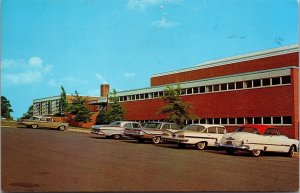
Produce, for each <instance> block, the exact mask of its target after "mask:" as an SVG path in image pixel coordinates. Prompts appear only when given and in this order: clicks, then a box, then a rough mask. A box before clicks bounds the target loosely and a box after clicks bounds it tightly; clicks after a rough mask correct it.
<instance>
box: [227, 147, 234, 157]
mask: <svg viewBox="0 0 300 193" xmlns="http://www.w3.org/2000/svg"><path fill="white" fill-rule="evenodd" d="M234 152H235V150H234V149H231V148H230V149H226V153H227V154H228V155H233V154H234Z"/></svg>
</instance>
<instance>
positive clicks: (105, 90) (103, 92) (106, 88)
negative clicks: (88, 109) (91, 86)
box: [100, 84, 109, 97]
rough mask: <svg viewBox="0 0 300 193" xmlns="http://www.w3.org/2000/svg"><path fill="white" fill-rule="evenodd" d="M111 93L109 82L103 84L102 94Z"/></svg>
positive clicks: (103, 95) (104, 95)
mask: <svg viewBox="0 0 300 193" xmlns="http://www.w3.org/2000/svg"><path fill="white" fill-rule="evenodd" d="M108 93H109V84H101V90H100V96H102V97H106V96H107V94H108Z"/></svg>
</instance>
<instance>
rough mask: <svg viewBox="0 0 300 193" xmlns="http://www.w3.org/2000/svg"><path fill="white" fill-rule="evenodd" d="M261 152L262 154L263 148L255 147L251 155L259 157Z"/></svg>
mask: <svg viewBox="0 0 300 193" xmlns="http://www.w3.org/2000/svg"><path fill="white" fill-rule="evenodd" d="M260 154H261V150H259V149H253V150H252V151H251V155H252V156H253V157H258V156H259V155H260Z"/></svg>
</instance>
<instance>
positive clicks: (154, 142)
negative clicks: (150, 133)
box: [152, 136, 160, 144]
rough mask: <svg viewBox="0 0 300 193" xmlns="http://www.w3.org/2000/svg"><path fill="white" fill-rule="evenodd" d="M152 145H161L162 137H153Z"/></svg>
mask: <svg viewBox="0 0 300 193" xmlns="http://www.w3.org/2000/svg"><path fill="white" fill-rule="evenodd" d="M152 143H153V144H159V143H160V137H159V136H156V137H153V138H152Z"/></svg>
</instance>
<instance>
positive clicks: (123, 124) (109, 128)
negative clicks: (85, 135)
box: [91, 121, 142, 139]
mask: <svg viewBox="0 0 300 193" xmlns="http://www.w3.org/2000/svg"><path fill="white" fill-rule="evenodd" d="M141 127H142V126H141V124H140V123H138V122H131V121H115V122H112V123H111V124H109V125H93V126H92V131H91V133H92V134H96V135H102V136H105V137H112V138H114V139H119V138H121V137H124V129H126V128H127V129H133V128H141Z"/></svg>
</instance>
